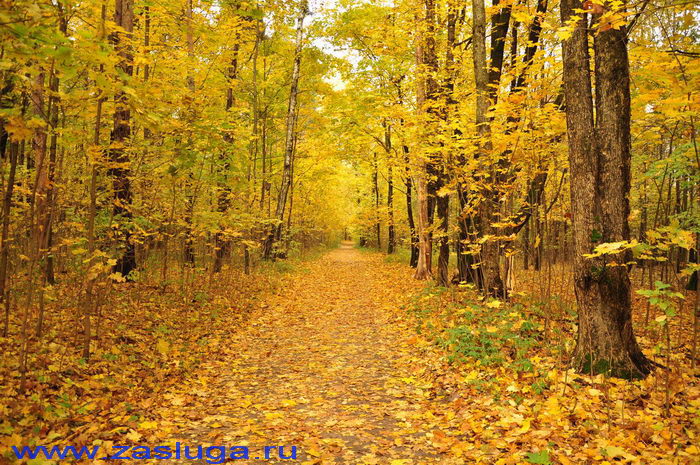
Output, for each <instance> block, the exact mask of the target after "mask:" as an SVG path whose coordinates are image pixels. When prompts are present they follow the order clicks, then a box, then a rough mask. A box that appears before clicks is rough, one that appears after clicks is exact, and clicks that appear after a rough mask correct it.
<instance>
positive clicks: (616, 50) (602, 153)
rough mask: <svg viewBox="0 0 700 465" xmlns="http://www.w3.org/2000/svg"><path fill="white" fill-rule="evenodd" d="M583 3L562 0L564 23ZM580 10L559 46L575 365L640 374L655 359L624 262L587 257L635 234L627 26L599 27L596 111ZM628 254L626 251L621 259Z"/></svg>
mask: <svg viewBox="0 0 700 465" xmlns="http://www.w3.org/2000/svg"><path fill="white" fill-rule="evenodd" d="M580 9H583V5H582V2H581V1H580V0H563V2H562V4H561V19H562V23H564V24H566V23H567V22H568V21H569V19H570V17H571V16H572V15H576V14H579V13H576V10H580ZM579 15H580V14H579ZM580 16H582V18H581V19H580V20H578V21H577V22H576V23H575V27H574V29H573V32H572V35H571V37H570V38H569V39H567V40H565V41H564V43H563V46H562V51H563V59H564V77H563V79H564V96H565V99H566V124H567V135H568V144H569V166H570V170H571V206H572V215H573V238H574V286H575V291H576V301H577V304H578V322H579V327H578V336H577V344H576V349H575V351H574V354H573V365H574V367H575V368H576V369H577V370H578V371H580V372H583V373H593V374H596V373H605V374H609V375H612V376H619V377H624V378H636V377H643V376H645V375H646V374H648V373H649V372H650V371H651V368H652V366H651V362H650V361H649V360H647V358H646V357H645V356H644V354H643V353H642V351H641V349H640V348H639V346H638V344H637V341H636V339H635V336H634V332H633V329H632V315H631V295H630V281H629V276H628V272H627V267H626V266H614V264H613V266H609V264H608V263H607V261H606V258H605V257H598V258H594V259H589V258H586V257H584V254H588V253H590V252H591V250H592V249H593V248H595V246H596V244H597V243H600V242H602V243H605V242H612V241H624V240H629V236H630V234H629V224H628V215H629V200H628V194H629V189H630V90H629V61H628V57H627V43H626V37H625V34H626V32H625V30H624V28H622V29H620V30H614V29H610V30H599V31H596V35H595V37H596V38H595V42H594V47H595V55H596V59H595V78H596V86H595V89H596V108H595V112H594V106H593V95H592V90H591V89H592V83H591V77H590V72H589V69H590V58H589V54H588V30H587V20H588V19H587V15H586V14H583V15H580ZM594 21H595V20H594ZM594 113H595V123H594ZM626 258H628V257H622V259H623V262H624V261H627V260H626Z"/></svg>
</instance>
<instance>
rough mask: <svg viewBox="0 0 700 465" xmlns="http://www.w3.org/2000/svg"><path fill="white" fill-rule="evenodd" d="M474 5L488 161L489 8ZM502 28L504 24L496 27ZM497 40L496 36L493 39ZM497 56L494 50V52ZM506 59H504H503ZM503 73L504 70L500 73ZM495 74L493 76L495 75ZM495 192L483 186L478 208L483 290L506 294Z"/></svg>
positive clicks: (483, 147) (481, 131)
mask: <svg viewBox="0 0 700 465" xmlns="http://www.w3.org/2000/svg"><path fill="white" fill-rule="evenodd" d="M472 8H473V20H472V21H473V30H472V43H473V61H474V81H475V85H476V127H477V133H478V135H479V138H480V139H481V140H480V142H479V145H480V148H479V153H478V157H479V158H481V159H483V158H486V159H487V160H485V163H488V164H491V162H490V161H489V160H488V157H489V152H490V149H491V143H490V140H489V138H490V135H491V127H490V124H489V119H488V117H487V111H488V107H489V97H490V96H492V95H493V94H492V92H493V91H492V90H490V88H489V84H491V85H494V84H497V83H494V82H491V81H490V79H489V72H488V71H487V64H486V10H485V8H484V3H483V0H474V2H473V3H472ZM496 30H497V31H498V30H501V28H498V27H497V28H496ZM492 40H493V39H492ZM492 59H493V53H492ZM501 63H502V60H501ZM498 76H499V77H500V72H499V73H498ZM492 77H493V76H492ZM493 196H494V193H493V192H492V189H491V188H488V187H484V188H482V189H481V198H480V199H479V203H478V207H477V211H478V217H479V224H480V226H481V234H482V240H483V243H482V245H481V264H480V267H481V272H482V276H483V290H484V291H486V292H487V293H489V294H491V295H495V296H501V295H503V291H504V287H503V281H502V280H501V273H500V266H499V245H498V242H496V241H495V240H493V239H492V238H491V236H493V235H494V234H495V231H494V228H493V227H492V226H491V223H492V221H493V212H494V211H495V205H494V203H495V202H494V198H493Z"/></svg>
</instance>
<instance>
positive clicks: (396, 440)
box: [169, 244, 457, 465]
mask: <svg viewBox="0 0 700 465" xmlns="http://www.w3.org/2000/svg"><path fill="white" fill-rule="evenodd" d="M305 266H306V268H305V269H303V270H300V271H298V272H295V274H294V275H293V277H292V278H293V279H289V280H288V285H287V286H286V287H285V288H283V289H281V290H280V291H279V292H278V294H277V295H276V296H272V297H271V298H270V299H269V300H268V301H267V302H266V304H263V306H262V308H261V309H260V310H258V311H257V312H256V314H254V315H253V316H252V318H251V320H250V324H249V326H247V327H246V328H245V329H244V330H242V331H232V334H231V339H230V344H228V345H227V347H226V352H227V355H226V356H225V357H224V358H223V360H222V361H220V362H211V363H209V364H207V366H205V368H204V370H203V372H202V375H201V377H200V379H201V382H200V383H194V384H193V385H191V386H189V387H188V388H187V392H183V393H182V394H180V395H173V396H171V399H169V400H170V402H172V403H173V405H174V407H175V409H176V410H177V411H178V412H179V414H178V416H177V417H176V418H174V419H172V421H171V424H170V428H169V429H171V430H173V431H174V432H175V433H176V434H177V438H178V440H180V441H182V442H183V444H185V443H187V444H212V445H228V446H248V447H249V448H250V460H234V461H233V462H237V463H280V464H281V463H301V464H304V465H315V464H364V465H373V464H390V465H426V464H451V463H457V462H453V461H451V459H450V458H449V457H448V455H450V454H445V452H446V451H445V450H444V449H443V450H439V444H440V440H441V439H442V438H441V435H443V433H441V432H440V431H438V430H436V429H435V425H436V424H437V423H438V422H440V421H441V420H442V418H440V413H439V411H440V403H439V401H436V400H429V397H430V394H429V389H427V388H428V386H427V385H426V384H425V381H424V380H423V379H422V378H420V377H419V376H418V370H419V368H418V367H419V365H420V360H419V356H418V355H417V353H416V350H417V349H416V347H415V341H416V336H415V332H414V331H413V329H412V328H411V327H410V324H408V323H406V322H405V321H404V320H405V313H406V312H405V310H403V309H402V308H401V307H402V306H403V305H405V304H406V303H407V302H408V301H409V299H410V295H411V294H413V293H414V292H416V291H417V290H418V286H419V284H417V283H416V282H415V281H414V280H412V279H410V274H409V273H410V270H408V269H407V268H406V267H405V266H401V265H392V264H389V263H386V262H385V260H384V259H383V257H382V256H381V255H379V254H373V253H364V252H362V251H359V250H357V249H354V248H352V246H351V245H349V244H343V245H342V246H341V247H340V248H339V249H336V250H334V251H332V252H329V253H328V254H326V255H324V256H323V257H321V258H319V259H318V260H316V261H314V262H311V263H309V264H307V265H305ZM436 412H437V413H436ZM266 445H271V446H277V445H284V446H287V447H285V449H284V453H285V454H289V453H290V452H291V447H290V446H292V445H295V446H296V447H297V459H296V460H294V459H291V460H289V459H287V460H279V459H277V460H262V457H263V452H262V451H263V450H264V446H266ZM436 446H438V447H436ZM216 454H218V452H216ZM272 456H273V457H274V456H275V454H272ZM255 457H260V459H258V460H256V459H255ZM183 463H184V462H183ZM189 463H193V462H192V461H189Z"/></svg>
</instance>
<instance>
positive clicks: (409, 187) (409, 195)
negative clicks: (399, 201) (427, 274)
mask: <svg viewBox="0 0 700 465" xmlns="http://www.w3.org/2000/svg"><path fill="white" fill-rule="evenodd" d="M403 149H404V154H405V155H406V182H405V185H406V218H407V220H408V232H409V234H410V235H411V238H410V241H411V242H410V244H411V258H410V260H409V265H410V266H411V268H415V267H416V266H418V235H417V234H416V222H415V220H414V219H413V192H412V191H413V180H412V179H411V173H410V168H409V166H408V146H406V145H404V146H403Z"/></svg>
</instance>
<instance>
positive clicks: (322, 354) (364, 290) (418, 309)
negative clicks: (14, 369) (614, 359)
mask: <svg viewBox="0 0 700 465" xmlns="http://www.w3.org/2000/svg"><path fill="white" fill-rule="evenodd" d="M411 272H412V270H411V269H409V268H408V267H407V266H405V265H402V264H396V263H388V262H387V261H386V260H385V259H384V256H383V255H380V254H374V253H367V252H363V251H360V250H358V249H354V248H352V247H350V246H349V245H345V246H343V247H341V248H340V249H337V250H334V251H332V252H330V253H328V254H326V255H324V256H322V257H321V258H319V259H317V260H314V261H311V262H309V263H307V264H305V265H304V266H303V268H302V269H299V270H297V271H295V272H293V273H289V274H287V276H286V278H284V279H283V280H282V281H281V284H280V283H278V284H276V285H275V288H276V289H277V291H276V294H271V295H267V296H266V297H265V296H264V293H263V292H262V288H258V289H257V290H252V289H250V290H249V291H246V290H245V288H246V286H245V285H244V284H245V282H241V283H239V286H238V287H239V288H240V289H237V290H236V291H235V294H232V296H230V298H229V299H228V300H227V299H225V298H224V297H223V294H225V293H226V285H224V284H223V282H222V283H219V285H218V287H216V288H208V290H205V289H204V288H203V289H200V290H198V289H194V288H193V289H191V291H192V292H191V293H192V296H194V297H192V296H189V295H188V296H186V297H185V296H183V297H182V298H179V297H177V296H176V295H175V294H173V293H166V294H165V295H162V293H161V292H160V291H158V292H154V293H153V294H152V295H151V294H148V293H146V295H144V296H139V298H138V301H139V302H141V303H140V304H139V306H140V307H142V310H143V309H144V308H148V305H147V303H148V302H149V301H151V302H153V307H154V310H153V315H152V317H149V319H147V320H145V322H144V321H140V322H134V325H135V327H134V328H131V329H130V330H128V331H122V333H125V334H128V335H129V340H126V341H124V340H121V339H124V337H123V336H119V335H114V338H115V339H114V340H110V341H109V343H106V344H105V346H104V347H103V348H102V349H101V352H100V353H99V354H96V355H95V358H96V360H95V361H94V362H92V364H91V365H90V366H89V369H87V368H84V367H83V368H81V365H80V363H78V362H75V363H73V362H71V363H69V362H63V363H62V364H61V365H60V366H54V367H53V368H50V367H49V368H47V372H46V377H47V380H48V381H46V382H43V381H42V382H41V383H40V384H39V385H38V386H37V387H36V389H37V390H38V391H37V392H39V393H40V394H39V395H33V396H32V397H31V398H30V397H26V398H22V397H18V396H17V393H16V392H13V391H12V390H11V389H10V390H7V391H6V392H7V393H8V394H11V395H12V397H9V396H8V397H7V398H6V401H5V404H0V405H1V406H2V408H3V412H4V413H5V414H6V415H7V419H5V420H2V421H0V425H2V426H3V430H2V433H3V436H1V437H0V439H1V440H2V443H3V444H4V445H6V446H7V445H9V444H11V443H17V444H22V443H24V444H26V443H28V442H29V443H32V444H78V445H89V444H101V445H102V446H103V448H110V446H111V445H113V444H147V445H150V446H156V445H162V444H174V443H175V442H178V441H179V442H181V443H182V444H189V445H197V444H204V445H227V446H249V447H250V450H251V459H250V460H236V461H234V462H237V463H302V464H305V465H320V464H364V465H374V464H377V465H380V464H381V465H384V464H388V465H429V464H445V465H452V464H454V465H457V464H460V465H461V464H513V465H514V464H545V465H546V464H565V465H566V464H576V465H587V464H606V463H607V464H616V463H632V464H639V465H646V464H661V465H663V464H669V465H671V464H696V463H698V458H699V457H700V452H699V451H698V446H697V444H698V421H699V420H698V409H699V408H700V390H699V389H698V377H697V376H695V375H694V374H693V372H692V370H690V368H689V367H688V366H684V365H682V363H683V359H682V354H681V353H680V352H678V351H676V352H674V354H676V355H674V357H678V359H677V360H673V359H671V361H672V362H674V363H673V365H672V366H674V367H677V369H674V370H673V371H671V372H668V373H667V372H666V371H665V370H658V371H657V372H656V373H655V374H654V375H652V376H650V377H649V378H647V379H646V380H644V381H641V382H627V381H621V380H606V379H604V378H602V377H588V376H581V375H577V374H575V373H573V372H571V371H567V370H566V366H567V360H566V354H567V353H568V352H569V351H570V348H571V347H570V346H571V337H572V333H571V332H572V329H573V328H572V317H571V315H568V316H567V315H564V314H562V315H554V316H550V317H549V319H546V320H542V318H541V316H542V315H541V309H539V308H536V307H537V306H536V305H534V304H532V303H531V302H529V301H527V300H526V299H525V297H523V296H519V297H516V298H515V299H514V301H513V302H510V303H503V302H499V301H494V300H483V299H481V298H479V297H478V296H477V295H476V294H473V293H471V292H470V291H469V290H464V289H455V288H452V289H449V290H444V289H435V288H431V287H430V286H427V287H426V285H425V283H421V282H417V281H415V280H413V279H412V278H411ZM250 279H251V282H253V281H252V280H254V279H255V278H254V277H252V278H250ZM227 285H230V286H234V285H235V283H229V284H227ZM195 287H196V286H195ZM129 290H131V291H132V292H136V289H130V288H126V287H125V288H122V289H119V290H118V291H121V292H125V291H129ZM141 292H145V290H144V289H141ZM232 292H233V291H232ZM214 294H216V295H218V297H212V295H214ZM248 294H250V295H248ZM148 295H151V297H147V296H148ZM168 295H170V296H171V297H169V298H170V299H171V300H172V301H171V302H169V303H170V305H171V306H172V308H173V309H177V311H174V310H173V311H171V312H167V311H166V310H165V309H164V308H161V307H162V306H167V304H168V302H166V301H164V300H163V299H164V298H166V297H167V296H168ZM198 295H201V296H200V297H196V296H198ZM253 295H255V296H258V297H259V299H258V300H257V301H253V300H250V298H251V296H253ZM133 297H135V296H133ZM178 299H179V300H178ZM231 299H234V300H236V299H238V300H240V301H241V302H243V301H244V300H246V299H247V300H249V301H250V302H249V303H248V304H247V305H248V308H250V309H251V310H250V312H246V313H245V318H241V315H242V314H241V312H240V311H239V310H238V311H236V308H238V305H237V303H236V302H233V301H232V300H231ZM180 300H182V302H180ZM219 301H220V302H219ZM119 302H121V303H120V305H121V307H120V308H121V309H122V310H124V309H127V308H129V305H132V306H133V304H134V301H133V300H130V299H126V300H124V299H122V300H120V301H119ZM144 302H145V304H144ZM217 302H218V304H217ZM219 304H221V305H219ZM224 304H225V305H224ZM200 307H201V308H200ZM195 309H198V310H197V311H195ZM204 309H206V311H204ZM226 309H228V310H226ZM117 310H118V309H117ZM228 313H231V314H232V315H236V317H235V318H233V317H231V318H229V317H227V316H226V315H227V314H228ZM115 314H120V313H119V312H116V311H115ZM147 315H150V313H147ZM166 315H170V316H168V317H167V318H168V320H167V321H163V318H165V316H166ZM115 318H116V317H115ZM150 320H153V321H150ZM122 324H125V323H124V322H123V321H122ZM183 325H184V326H183ZM185 327H187V328H189V330H188V331H184V328H185ZM120 337H121V339H120ZM644 342H645V340H644V338H642V343H644ZM47 356H48V355H47ZM68 359H69V358H68V357H66V360H68ZM129 361H130V362H129ZM676 362H677V363H676ZM678 367H681V368H682V369H678ZM81 370H83V371H81ZM696 373H697V372H696ZM42 379H43V378H42ZM66 380H68V381H66ZM49 381H51V382H49ZM8 386H9V385H8ZM7 389H9V388H7ZM30 439H31V441H30ZM273 445H274V446H278V445H279V446H287V447H286V452H287V453H289V452H290V446H297V449H298V457H297V459H296V460H278V461H274V460H270V461H263V460H256V459H255V458H254V457H255V456H258V455H261V454H257V452H261V451H262V450H263V447H264V446H273ZM153 461H154V462H157V463H163V462H164V461H163V460H153ZM167 462H176V461H175V460H168V461H167ZM188 462H189V463H193V462H192V461H184V460H183V461H181V463H188ZM34 463H36V464H38V463H39V462H33V464H34ZM95 463H104V461H97V462H95Z"/></svg>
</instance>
